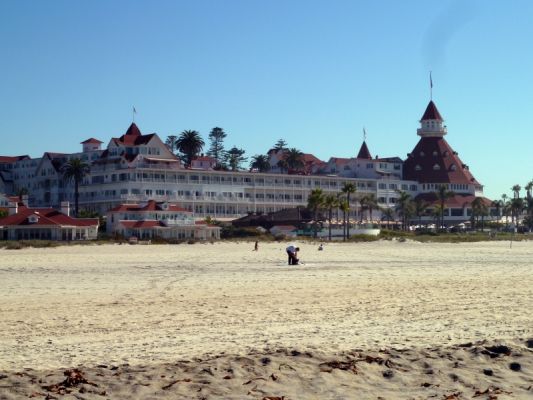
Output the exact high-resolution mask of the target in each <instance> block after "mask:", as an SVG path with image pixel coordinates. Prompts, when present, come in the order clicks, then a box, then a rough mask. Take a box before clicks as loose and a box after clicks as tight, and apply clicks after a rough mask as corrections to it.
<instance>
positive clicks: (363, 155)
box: [357, 141, 372, 160]
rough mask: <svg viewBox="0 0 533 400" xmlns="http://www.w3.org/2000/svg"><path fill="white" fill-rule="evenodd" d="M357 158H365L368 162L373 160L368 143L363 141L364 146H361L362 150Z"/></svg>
mask: <svg viewBox="0 0 533 400" xmlns="http://www.w3.org/2000/svg"><path fill="white" fill-rule="evenodd" d="M357 158H365V159H367V160H371V159H372V156H371V155H370V151H369V150H368V146H367V145H366V141H363V144H362V145H361V148H360V149H359V154H357Z"/></svg>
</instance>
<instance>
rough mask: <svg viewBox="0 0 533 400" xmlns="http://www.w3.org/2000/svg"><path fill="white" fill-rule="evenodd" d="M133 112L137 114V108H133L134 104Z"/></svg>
mask: <svg viewBox="0 0 533 400" xmlns="http://www.w3.org/2000/svg"><path fill="white" fill-rule="evenodd" d="M133 113H134V114H137V110H136V109H135V106H133Z"/></svg>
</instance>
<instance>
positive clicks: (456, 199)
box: [416, 193, 492, 208]
mask: <svg viewBox="0 0 533 400" xmlns="http://www.w3.org/2000/svg"><path fill="white" fill-rule="evenodd" d="M475 198H476V196H474V195H473V194H464V193H463V194H461V193H456V194H455V195H454V196H452V197H450V198H449V199H447V200H446V203H445V205H446V207H448V208H450V207H451V208H464V207H466V206H469V205H470V204H472V202H473V201H474V199H475ZM416 199H422V200H424V201H426V202H427V203H429V205H430V206H431V205H436V204H439V203H440V201H439V199H438V198H437V195H436V194H435V193H421V194H419V195H418V196H416ZM481 200H482V201H483V203H484V204H485V205H486V206H487V207H490V206H491V205H492V201H491V200H490V199H487V198H486V197H481Z"/></svg>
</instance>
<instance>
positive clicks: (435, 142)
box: [403, 137, 479, 185]
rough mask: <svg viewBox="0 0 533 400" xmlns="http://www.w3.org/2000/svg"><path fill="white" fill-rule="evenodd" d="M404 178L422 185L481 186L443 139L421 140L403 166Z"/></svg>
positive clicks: (424, 138)
mask: <svg viewBox="0 0 533 400" xmlns="http://www.w3.org/2000/svg"><path fill="white" fill-rule="evenodd" d="M435 166H438V168H437V169H435ZM417 167H418V168H417ZM403 177H404V179H406V180H412V181H418V182H420V183H456V184H475V185H478V184H479V183H478V182H477V181H476V179H475V178H474V176H473V175H472V174H471V173H470V171H469V170H468V167H467V166H466V165H465V164H463V162H462V161H461V159H460V158H459V157H458V156H457V154H456V153H454V151H453V150H452V148H451V147H450V145H449V144H448V142H446V140H445V139H444V138H442V137H423V138H421V139H420V140H419V142H418V144H417V145H416V146H415V148H414V150H413V151H412V152H411V153H410V155H409V157H407V159H406V160H405V162H404V164H403Z"/></svg>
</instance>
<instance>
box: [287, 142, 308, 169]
mask: <svg viewBox="0 0 533 400" xmlns="http://www.w3.org/2000/svg"><path fill="white" fill-rule="evenodd" d="M303 157H304V153H302V152H301V151H300V150H298V149H296V148H294V147H293V148H290V149H287V150H285V153H284V154H283V160H285V162H286V163H287V169H292V170H298V169H300V168H302V167H303V166H304V165H305V163H304V160H303Z"/></svg>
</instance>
